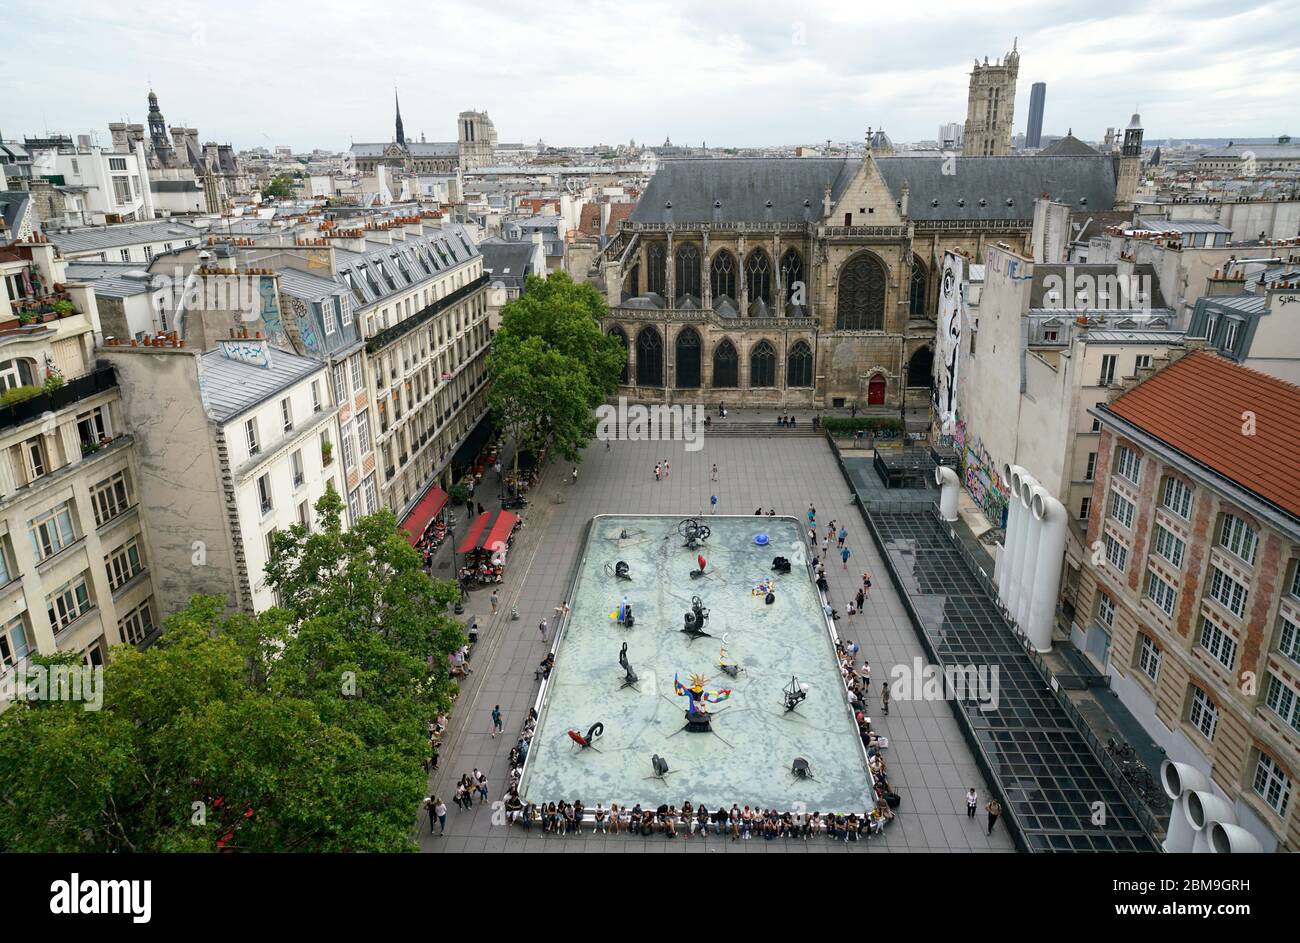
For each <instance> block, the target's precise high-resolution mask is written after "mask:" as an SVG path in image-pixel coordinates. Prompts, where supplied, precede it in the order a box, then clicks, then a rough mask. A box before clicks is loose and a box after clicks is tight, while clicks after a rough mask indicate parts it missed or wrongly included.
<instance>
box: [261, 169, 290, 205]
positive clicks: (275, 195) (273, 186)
mask: <svg viewBox="0 0 1300 943" xmlns="http://www.w3.org/2000/svg"><path fill="white" fill-rule="evenodd" d="M292 197H293V178H292V177H290V176H288V175H287V174H281V175H279V176H277V177H273V178H272V179H271V182H270V183H268V184H267V185H266V186H265V187H264V188H263V189H262V198H263V199H267V200H288V199H291V198H292Z"/></svg>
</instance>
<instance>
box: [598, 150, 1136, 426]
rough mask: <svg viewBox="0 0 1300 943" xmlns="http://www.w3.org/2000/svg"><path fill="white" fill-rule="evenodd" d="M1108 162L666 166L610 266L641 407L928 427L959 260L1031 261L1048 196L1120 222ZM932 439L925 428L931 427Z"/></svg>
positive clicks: (766, 161)
mask: <svg viewBox="0 0 1300 943" xmlns="http://www.w3.org/2000/svg"><path fill="white" fill-rule="evenodd" d="M1116 179H1117V177H1116V168H1115V163H1114V161H1113V160H1112V159H1110V158H1107V157H1101V156H1098V157H1091V158H1088V157H1085V158H1035V157H1018V158H1010V157H979V158H956V157H951V158H942V157H935V158H926V157H916V158H908V157H878V156H877V155H876V154H875V153H874V151H873V149H872V148H871V147H870V146H868V148H867V150H866V153H865V157H864V158H863V159H860V160H859V159H850V158H757V159H721V160H677V161H666V162H665V163H664V165H663V166H662V168H661V169H660V170H659V171H658V172H657V173H656V174H655V176H654V177H653V178H652V180H651V182H650V184H649V187H648V188H647V190H646V192H645V195H644V196H643V197H642V198H641V200H640V202H639V203H638V205H637V207H636V209H635V210H634V211H633V213H632V215H631V217H630V218H629V219H627V220H626V221H624V222H623V223H622V225H621V227H620V229H619V231H618V234H617V236H616V237H615V238H614V239H612V240H611V242H610V243H609V245H607V246H606V247H605V249H604V251H603V252H602V254H601V256H600V257H599V259H598V265H597V273H598V275H597V277H598V281H599V284H600V286H601V287H602V289H603V290H604V292H605V295H606V299H607V302H608V304H609V306H610V313H609V316H608V318H607V319H606V322H605V324H604V327H605V330H606V333H610V334H614V335H616V336H618V337H620V338H621V339H622V340H623V341H624V342H625V344H626V345H627V347H628V364H627V370H626V373H625V376H624V378H623V388H622V390H621V392H622V393H623V394H624V395H627V396H629V397H630V398H634V399H639V400H643V401H673V400H679V401H680V400H691V401H699V400H700V399H704V400H707V401H710V402H712V401H715V400H722V401H726V402H731V403H740V404H747V405H756V406H757V405H769V406H776V407H780V406H786V407H800V408H826V407H843V406H849V405H851V404H856V405H857V406H858V407H859V408H861V409H864V410H873V411H879V412H881V413H888V414H892V415H893V416H899V415H901V414H902V413H903V412H904V411H905V410H906V409H912V410H915V411H917V412H918V413H924V412H925V410H926V408H927V406H928V403H929V398H930V384H931V364H932V355H933V344H934V337H935V322H934V318H935V313H936V311H937V306H938V291H939V285H938V279H939V275H940V270H941V263H942V259H943V253H944V251H945V250H947V249H957V250H960V251H963V252H965V253H968V254H969V256H970V257H972V258H974V259H979V258H981V257H982V255H983V250H984V247H985V246H986V245H990V244H1005V245H1007V246H1008V247H1010V248H1011V249H1013V250H1015V251H1017V252H1021V253H1027V252H1029V251H1030V246H1029V240H1030V235H1031V232H1032V229H1033V216H1034V202H1035V201H1036V200H1038V199H1039V198H1040V197H1041V196H1042V195H1043V194H1049V195H1050V196H1051V197H1052V198H1053V199H1054V200H1057V201H1059V202H1061V203H1063V204H1067V205H1068V206H1069V207H1070V210H1071V211H1073V212H1074V213H1085V214H1086V213H1090V212H1095V211H1099V210H1109V209H1110V208H1111V206H1112V204H1113V202H1114V199H1115V181H1116ZM921 419H922V424H924V416H921Z"/></svg>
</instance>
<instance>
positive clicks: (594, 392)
mask: <svg viewBox="0 0 1300 943" xmlns="http://www.w3.org/2000/svg"><path fill="white" fill-rule="evenodd" d="M606 313H607V308H606V306H605V302H604V300H603V299H602V298H601V296H600V293H599V292H598V291H596V289H595V288H593V287H592V286H591V285H585V284H583V285H580V284H577V283H576V282H574V281H573V279H572V278H570V277H569V276H568V275H567V274H565V273H563V272H555V273H553V274H552V275H550V276H549V277H548V278H546V279H542V278H538V277H536V276H531V275H530V276H529V277H528V279H527V281H526V283H525V286H524V291H523V293H522V294H521V295H520V296H519V297H518V298H516V299H515V300H514V301H511V302H510V303H509V304H507V305H506V306H505V307H504V308H502V309H501V326H500V328H499V329H498V330H497V332H496V334H495V335H494V337H493V341H492V354H491V356H490V357H489V358H488V373H489V375H490V377H491V379H492V386H491V389H490V391H489V393H488V402H489V404H490V405H491V408H492V416H493V420H494V422H495V423H496V425H497V427H498V428H504V429H507V430H508V431H509V432H510V433H511V434H512V435H513V436H514V438H515V442H516V443H517V444H518V446H519V447H520V448H522V449H525V450H533V451H537V450H540V449H554V450H555V451H556V452H558V453H559V454H560V455H562V456H563V457H564V458H565V459H566V460H568V461H577V460H578V458H579V457H580V454H581V451H582V449H583V448H585V447H586V445H587V443H588V442H590V441H591V437H592V436H593V435H595V432H596V418H595V413H594V410H595V408H596V407H597V406H599V405H600V404H601V403H602V402H604V401H605V400H606V399H607V398H608V397H609V396H610V395H611V394H613V393H614V391H615V390H617V389H618V378H619V375H620V374H621V373H622V370H623V363H624V361H625V359H626V356H627V353H626V351H625V350H624V349H623V346H622V344H620V343H619V342H618V341H617V340H616V339H614V338H610V337H608V336H606V335H605V334H603V333H602V332H601V329H600V318H602V317H604V316H605V314H606ZM518 454H519V448H517V449H516V450H515V455H516V458H517V457H518Z"/></svg>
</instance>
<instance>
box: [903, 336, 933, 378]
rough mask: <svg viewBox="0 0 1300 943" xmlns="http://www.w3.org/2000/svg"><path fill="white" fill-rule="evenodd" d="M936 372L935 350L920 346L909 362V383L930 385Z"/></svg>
mask: <svg viewBox="0 0 1300 943" xmlns="http://www.w3.org/2000/svg"><path fill="white" fill-rule="evenodd" d="M933 374H934V351H933V350H931V349H930V348H929V347H928V346H927V347H921V348H919V349H918V350H917V351H916V353H914V354H912V359H911V360H909V361H908V362H907V385H908V386H924V387H928V386H929V385H930V383H931V380H932V376H933Z"/></svg>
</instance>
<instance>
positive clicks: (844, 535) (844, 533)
mask: <svg viewBox="0 0 1300 943" xmlns="http://www.w3.org/2000/svg"><path fill="white" fill-rule="evenodd" d="M837 536H838V537H839V541H840V546H841V547H843V546H844V541H846V540H847V539H848V537H849V529H848V528H847V527H845V526H844V525H843V524H841V525H840V532H839V534H838V535H837Z"/></svg>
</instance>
